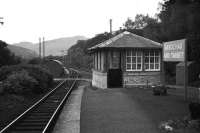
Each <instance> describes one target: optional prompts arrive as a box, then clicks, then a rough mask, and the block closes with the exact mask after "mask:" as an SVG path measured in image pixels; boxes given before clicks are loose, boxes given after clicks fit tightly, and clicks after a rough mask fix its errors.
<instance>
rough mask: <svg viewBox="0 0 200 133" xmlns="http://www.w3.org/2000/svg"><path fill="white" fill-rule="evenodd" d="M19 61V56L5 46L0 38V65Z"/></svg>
mask: <svg viewBox="0 0 200 133" xmlns="http://www.w3.org/2000/svg"><path fill="white" fill-rule="evenodd" d="M18 63H20V58H19V57H17V56H15V55H14V54H13V53H11V52H10V50H9V49H8V48H7V43H6V42H4V41H1V40H0V67H1V66H3V65H12V64H18Z"/></svg>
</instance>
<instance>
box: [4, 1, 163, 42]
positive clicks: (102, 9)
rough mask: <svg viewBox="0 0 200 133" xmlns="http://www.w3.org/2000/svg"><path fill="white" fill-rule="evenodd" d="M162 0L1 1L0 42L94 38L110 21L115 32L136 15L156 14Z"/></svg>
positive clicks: (104, 29)
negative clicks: (1, 22)
mask: <svg viewBox="0 0 200 133" xmlns="http://www.w3.org/2000/svg"><path fill="white" fill-rule="evenodd" d="M159 1H162V0H0V17H4V20H3V21H4V22H5V24H4V25H3V26H1V25H0V40H4V41H6V42H7V43H17V42H21V41H30V42H37V41H38V37H40V36H44V37H45V38H46V39H47V40H50V39H55V38H59V37H68V36H75V35H82V36H86V37H93V36H94V35H95V34H98V33H102V32H105V31H109V19H110V18H112V19H113V29H114V30H117V29H119V27H120V26H122V25H123V23H124V22H125V20H126V19H127V18H128V17H130V18H134V17H135V15H136V14H139V13H142V14H147V13H148V14H149V15H150V16H154V15H155V13H157V12H158V11H157V8H158V2H159Z"/></svg>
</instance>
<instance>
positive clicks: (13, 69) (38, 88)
mask: <svg viewBox="0 0 200 133" xmlns="http://www.w3.org/2000/svg"><path fill="white" fill-rule="evenodd" d="M0 81H1V82H2V83H1V88H0V90H1V91H2V90H3V91H2V92H4V93H19V94H21V93H26V92H34V93H41V92H44V91H45V90H47V89H48V88H49V87H50V86H51V85H52V83H53V76H52V75H51V74H50V73H49V71H48V70H46V69H45V68H42V67H41V66H38V65H14V66H4V67H2V68H0Z"/></svg>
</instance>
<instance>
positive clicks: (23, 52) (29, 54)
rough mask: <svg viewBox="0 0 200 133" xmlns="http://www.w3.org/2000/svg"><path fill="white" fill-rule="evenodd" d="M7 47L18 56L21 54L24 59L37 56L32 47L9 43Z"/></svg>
mask: <svg viewBox="0 0 200 133" xmlns="http://www.w3.org/2000/svg"><path fill="white" fill-rule="evenodd" d="M7 47H8V49H9V50H10V51H11V52H12V53H14V54H15V55H16V56H20V57H22V58H24V59H31V58H34V57H36V56H37V53H35V52H34V51H32V50H30V49H26V48H23V47H19V46H14V45H8V46H7Z"/></svg>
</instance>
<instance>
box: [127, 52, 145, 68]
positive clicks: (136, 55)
mask: <svg viewBox="0 0 200 133" xmlns="http://www.w3.org/2000/svg"><path fill="white" fill-rule="evenodd" d="M128 52H130V53H131V55H128ZM134 52H135V56H134V55H133V53H134ZM139 53H140V55H141V56H139V55H138V54H139ZM128 57H129V58H131V62H130V63H127V62H128V61H127V60H128V59H127V58H128ZM133 57H134V58H136V62H135V63H134V64H135V65H136V67H135V69H133V62H132V58H133ZM138 57H140V58H141V67H140V69H138V68H137V66H138V64H139V62H138ZM127 65H131V69H127V68H128V67H127ZM142 68H143V53H142V51H137V50H129V51H126V71H142Z"/></svg>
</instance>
